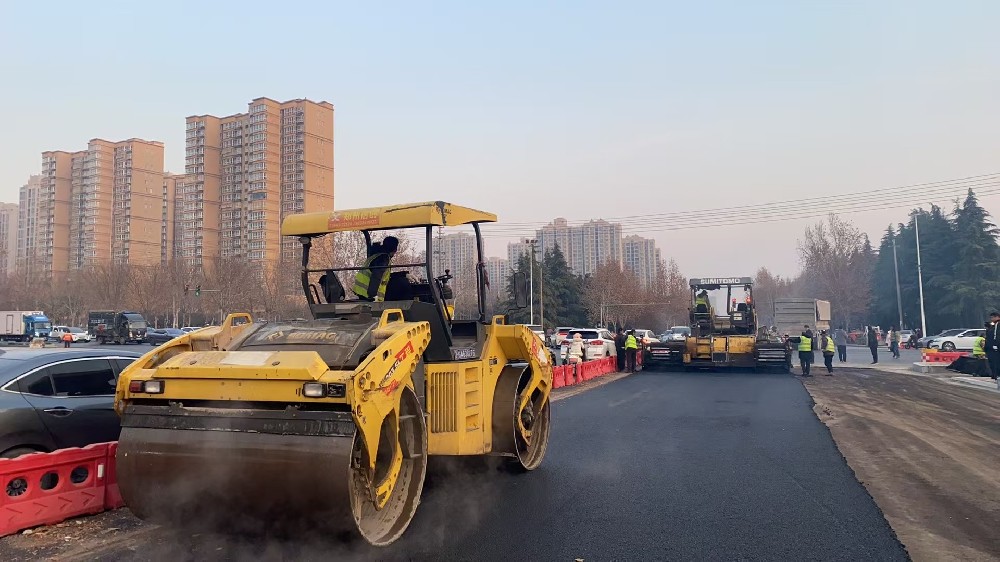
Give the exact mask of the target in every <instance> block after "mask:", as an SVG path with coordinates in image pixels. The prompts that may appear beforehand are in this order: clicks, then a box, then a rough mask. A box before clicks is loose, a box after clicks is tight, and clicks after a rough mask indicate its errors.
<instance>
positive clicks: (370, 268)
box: [351, 236, 399, 302]
mask: <svg viewBox="0 0 1000 562" xmlns="http://www.w3.org/2000/svg"><path fill="white" fill-rule="evenodd" d="M398 247H399V239H398V238H396V237H395V236H386V237H385V239H384V240H382V245H381V248H378V247H377V246H376V245H374V244H373V245H372V248H375V249H374V250H373V251H371V252H370V255H369V256H368V259H366V260H365V266H364V268H363V269H361V270H360V271H358V273H357V275H355V276H354V287H352V289H351V290H352V291H353V292H354V294H355V295H357V296H358V298H359V299H361V300H366V301H377V302H381V301H384V300H385V290H386V287H388V286H389V277H390V274H391V269H390V268H389V263H390V262H391V261H392V258H393V256H394V255H396V249H397V248H398Z"/></svg>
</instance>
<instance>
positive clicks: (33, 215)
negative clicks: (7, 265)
mask: <svg viewBox="0 0 1000 562" xmlns="http://www.w3.org/2000/svg"><path fill="white" fill-rule="evenodd" d="M41 192H42V176H40V175H36V176H31V177H30V178H28V183H26V184H24V185H23V186H21V190H20V194H19V197H18V206H17V255H16V260H17V263H16V267H15V269H16V270H17V271H18V273H20V274H24V275H25V276H30V275H31V269H32V267H33V264H34V263H35V261H34V260H35V256H36V255H37V253H38V252H39V251H40V250H39V248H38V244H39V240H40V238H41V234H40V225H39V213H38V203H39V200H40V198H41Z"/></svg>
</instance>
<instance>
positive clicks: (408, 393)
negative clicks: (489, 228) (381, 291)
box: [115, 202, 552, 546]
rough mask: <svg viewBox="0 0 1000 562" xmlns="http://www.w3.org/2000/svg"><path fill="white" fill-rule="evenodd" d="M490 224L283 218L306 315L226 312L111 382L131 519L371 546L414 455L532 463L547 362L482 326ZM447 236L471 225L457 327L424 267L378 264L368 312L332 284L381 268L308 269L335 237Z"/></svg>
mask: <svg viewBox="0 0 1000 562" xmlns="http://www.w3.org/2000/svg"><path fill="white" fill-rule="evenodd" d="M495 220H496V217H495V216H494V215H492V214H489V213H484V212H481V211H476V210H473V209H468V208H463V207H459V206H456V205H452V204H448V203H444V202H428V203H415V204H410V205H399V206H391V207H380V208H370V209H358V210H350V211H336V212H322V213H306V214H300V215H293V216H289V217H287V218H286V219H285V221H284V223H283V224H282V227H281V233H282V235H283V236H289V237H294V238H295V239H296V240H298V241H299V242H300V243H301V246H302V270H301V281H302V290H303V291H304V293H305V298H306V300H307V301H308V303H309V308H310V310H311V313H312V319H309V320H298V321H291V322H273V323H261V322H253V321H252V320H251V318H250V317H249V315H246V314H233V315H230V316H229V317H228V318H227V319H226V321H225V322H224V323H223V325H222V326H219V327H215V328H209V329H203V330H199V331H197V332H193V333H191V334H187V335H184V336H181V337H179V338H177V339H174V340H172V341H170V342H168V343H167V344H165V345H163V346H160V347H158V348H156V349H155V350H153V351H151V352H150V353H147V354H146V355H145V356H143V357H142V358H141V359H139V360H138V361H136V362H135V363H134V364H133V365H132V366H130V367H129V368H127V369H126V370H125V371H124V372H123V373H122V376H121V378H120V380H119V383H118V388H117V393H116V398H115V408H116V410H117V411H118V412H119V414H120V415H121V420H122V432H121V438H120V441H119V448H118V453H117V470H118V479H119V483H120V486H121V491H122V495H123V496H124V498H125V502H126V504H127V505H128V507H129V508H130V509H131V510H132V511H133V512H134V513H135V514H136V515H138V516H139V517H141V518H143V519H147V520H151V521H155V522H164V523H168V524H173V525H184V526H190V525H199V526H201V525H207V526H209V527H211V528H214V529H221V530H234V531H236V530H239V531H243V530H249V531H251V532H256V531H270V530H272V528H276V527H280V528H289V527H290V528H292V529H295V528H299V529H310V530H318V531H322V532H323V533H325V534H327V535H331V536H355V537H356V536H360V537H362V538H363V539H364V540H366V541H368V542H369V543H371V544H373V545H379V546H381V545H387V544H389V543H391V542H392V541H394V540H396V539H397V538H399V537H400V536H401V535H402V534H403V533H404V531H405V530H406V528H407V526H408V525H409V522H410V520H411V519H412V518H413V516H414V513H415V512H416V509H417V505H418V504H419V503H420V496H421V491H422V489H423V484H424V477H425V474H426V470H427V459H428V455H450V456H487V455H491V456H497V457H501V460H502V461H503V464H507V465H508V466H511V467H512V468H514V469H515V470H532V469H534V468H536V467H538V466H539V464H540V463H541V461H542V458H543V457H544V455H545V450H546V447H547V443H548V437H549V419H550V413H549V410H550V406H549V393H550V390H551V388H552V362H551V357H550V355H549V354H548V351H547V350H546V348H545V346H544V345H543V342H542V341H541V339H539V338H538V336H537V335H535V334H534V333H533V332H532V331H531V330H529V329H528V328H527V327H526V326H523V325H509V324H507V323H506V321H505V318H506V317H505V316H504V315H493V316H490V315H489V314H488V312H487V306H486V298H485V297H486V287H487V285H488V282H489V281H488V279H487V277H486V269H485V258H484V256H483V241H482V234H481V232H480V224H482V223H487V222H493V221H495ZM458 225H471V226H472V229H473V230H474V232H475V236H476V244H477V249H478V251H477V256H476V257H475V258H474V260H475V263H470V264H469V266H470V268H475V271H476V289H477V295H476V296H477V303H478V317H476V318H474V319H471V320H457V319H455V318H453V312H452V311H453V308H452V307H451V306H450V303H449V302H448V298H447V297H449V296H450V292H451V287H449V286H447V280H448V278H449V277H450V276H449V275H447V274H445V275H440V272H435V271H434V269H433V265H432V262H433V260H427V259H423V258H421V259H420V260H418V261H419V263H403V264H391V265H390V266H389V269H390V270H391V271H392V273H391V276H390V278H391V280H390V281H389V283H388V286H387V288H386V291H385V295H384V299H380V298H375V299H372V300H368V299H367V298H359V297H356V296H354V295H352V292H351V291H350V290H344V288H343V287H344V284H345V283H343V282H341V281H340V278H339V277H338V275H339V276H342V277H344V278H345V279H351V280H353V279H354V277H355V275H356V274H357V272H358V271H365V272H366V274H367V275H368V276H369V277H370V276H373V275H381V273H382V272H384V271H385V269H384V268H383V269H382V270H381V271H379V270H377V269H378V268H375V267H373V266H372V264H371V263H370V262H366V265H368V266H369V267H368V268H367V270H366V268H365V265H361V266H359V267H354V268H339V269H337V268H335V269H331V268H330V267H331V264H320V265H319V266H311V265H310V259H309V258H310V250H311V248H312V246H313V243H314V241H315V240H316V239H317V238H320V237H323V236H327V235H330V234H331V233H334V232H344V231H357V232H361V233H362V234H363V235H364V239H365V241H366V243H367V245H368V246H369V250H370V251H371V250H372V248H373V246H374V243H373V242H372V234H374V233H378V232H379V231H385V230H403V229H410V230H409V232H411V233H412V232H413V231H416V232H417V233H418V234H419V235H421V237H422V238H423V239H424V240H425V242H426V251H425V252H423V255H424V256H434V255H435V248H434V243H435V236H434V231H435V229H437V228H439V227H453V226H458ZM397 270H398V271H397ZM414 271H418V272H420V274H421V276H422V277H423V278H419V277H417V276H415V275H414V274H413V272H414ZM435 274H438V276H435ZM319 275H322V276H323V283H322V287H318V286H317V285H318V284H317V283H314V282H313V281H314V279H315V278H316V277H317V276H319ZM247 282H253V280H247ZM497 282H499V283H505V281H504V280H494V283H497ZM513 285H514V287H513V292H514V293H515V295H514V301H515V303H516V304H515V306H517V307H523V306H525V301H526V300H527V280H526V278H525V276H524V275H523V274H516V275H515V277H514V283H513ZM348 295H350V296H348ZM525 508H526V509H528V508H530V506H525Z"/></svg>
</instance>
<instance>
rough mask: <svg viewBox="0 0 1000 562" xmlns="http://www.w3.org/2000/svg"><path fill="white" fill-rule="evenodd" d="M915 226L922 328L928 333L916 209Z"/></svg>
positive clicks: (918, 221)
mask: <svg viewBox="0 0 1000 562" xmlns="http://www.w3.org/2000/svg"><path fill="white" fill-rule="evenodd" d="M913 226H914V227H915V229H916V232H917V285H918V286H919V287H920V329H921V330H922V331H923V335H924V336H926V335H927V316H926V315H925V314H924V274H923V271H922V270H921V267H920V219H919V215H918V214H917V213H916V211H914V215H913Z"/></svg>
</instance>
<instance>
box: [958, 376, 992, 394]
mask: <svg viewBox="0 0 1000 562" xmlns="http://www.w3.org/2000/svg"><path fill="white" fill-rule="evenodd" d="M948 382H949V383H951V384H954V385H958V386H967V387H972V388H976V389H979V390H988V391H990V392H995V393H997V394H1000V389H998V388H997V383H996V381H995V380H993V379H991V378H987V377H949V378H948Z"/></svg>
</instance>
